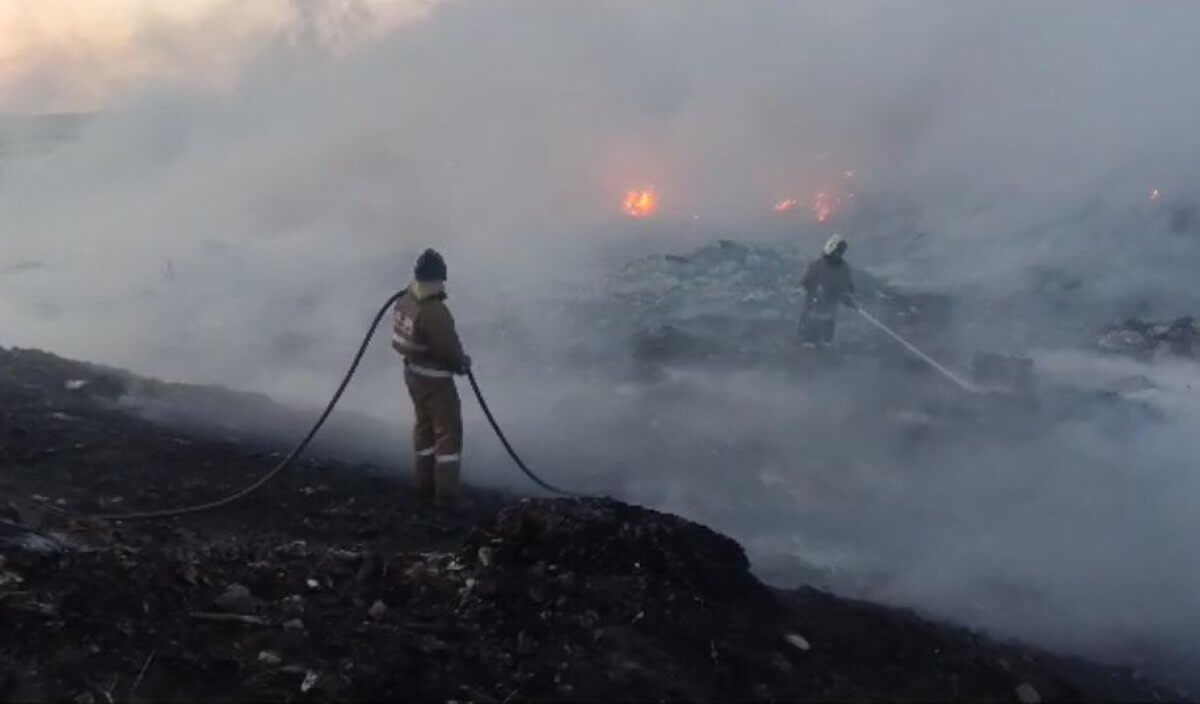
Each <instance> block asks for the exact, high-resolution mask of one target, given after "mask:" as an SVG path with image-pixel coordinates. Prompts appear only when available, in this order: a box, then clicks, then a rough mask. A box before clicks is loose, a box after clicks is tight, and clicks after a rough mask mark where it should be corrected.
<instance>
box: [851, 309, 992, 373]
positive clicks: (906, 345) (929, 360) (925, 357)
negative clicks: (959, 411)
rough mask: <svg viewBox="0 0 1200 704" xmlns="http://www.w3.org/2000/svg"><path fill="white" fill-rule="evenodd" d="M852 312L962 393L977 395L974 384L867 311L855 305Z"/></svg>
mask: <svg viewBox="0 0 1200 704" xmlns="http://www.w3.org/2000/svg"><path fill="white" fill-rule="evenodd" d="M854 310H856V311H858V313H859V315H861V316H862V317H863V318H865V319H866V320H867V322H868V323H871V324H872V325H874V326H875V327H877V328H879V329H880V330H882V331H883V332H884V333H885V334H886V335H887V336H888V337H890V338H892V339H893V340H895V341H896V342H899V343H900V344H901V346H903V347H904V349H906V350H908V351H909V352H912V353H913V354H914V355H916V357H917V358H918V359H920V360H921V361H923V362H925V363H926V364H928V365H929V366H931V367H933V368H934V369H936V370H937V371H938V372H940V373H941V375H942V376H944V377H946V378H947V379H949V380H950V381H952V382H954V383H955V384H956V385H957V386H958V387H959V388H961V389H963V390H964V391H966V392H968V393H972V394H974V393H979V389H978V388H977V387H976V386H975V385H974V384H972V383H971V382H969V381H967V380H965V379H963V378H961V377H960V376H958V375H957V374H955V373H954V372H952V371H950V370H949V369H947V368H946V367H944V366H942V365H941V364H938V362H937V360H935V359H933V358H932V357H930V356H929V355H927V354H925V353H924V352H922V351H921V350H919V349H917V346H916V345H914V344H912V343H911V342H909V341H908V340H905V339H904V338H903V337H901V336H900V333H898V332H896V331H895V330H893V329H891V328H889V327H888V326H886V325H884V324H883V323H882V322H880V321H879V319H877V318H876V317H875V316H873V315H871V314H870V313H868V312H867V311H865V310H863V309H862V306H859V305H857V304H856V305H855V306H854Z"/></svg>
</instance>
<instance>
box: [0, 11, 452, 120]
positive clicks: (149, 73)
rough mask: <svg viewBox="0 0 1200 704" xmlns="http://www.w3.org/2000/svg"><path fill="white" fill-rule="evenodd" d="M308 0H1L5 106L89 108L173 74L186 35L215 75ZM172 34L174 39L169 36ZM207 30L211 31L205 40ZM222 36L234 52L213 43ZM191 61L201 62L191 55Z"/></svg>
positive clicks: (0, 100) (0, 89) (379, 14)
mask: <svg viewBox="0 0 1200 704" xmlns="http://www.w3.org/2000/svg"><path fill="white" fill-rule="evenodd" d="M429 4H430V3H429V2H427V1H426V0H340V2H338V3H320V5H321V7H322V8H323V10H324V11H329V10H328V8H330V7H333V8H334V9H335V11H342V12H369V13H371V14H372V15H373V16H374V17H375V18H377V19H380V20H386V21H384V22H381V23H377V24H376V26H375V29H380V28H383V27H386V25H388V24H389V21H396V20H402V19H405V18H409V17H413V16H414V15H416V14H419V13H420V12H421V10H422V8H424V7H426V6H427V5H429ZM317 5H318V4H317V3H312V2H309V0H246V1H237V0H0V113H36V112H53V111H64V110H90V109H95V108H97V107H100V106H101V105H103V104H104V103H105V102H106V101H107V100H109V99H111V98H112V97H113V96H114V95H115V94H119V93H121V92H122V91H124V90H126V89H128V88H129V87H130V86H132V85H134V84H136V83H137V82H139V81H141V80H144V79H146V78H148V77H149V78H166V79H169V78H170V77H171V76H172V75H173V74H175V73H176V72H177V70H178V66H179V65H180V64H181V63H182V62H181V59H187V58H188V56H187V55H186V54H185V55H183V56H181V55H180V43H179V42H178V41H173V39H175V38H176V37H177V36H179V35H188V36H192V37H196V38H197V41H196V42H195V44H194V46H195V48H196V50H197V51H199V50H200V49H201V47H207V48H206V49H204V51H205V56H203V58H202V61H203V62H204V63H206V64H208V65H209V66H210V71H209V74H208V75H206V76H202V75H201V76H198V75H197V74H196V72H195V71H194V70H192V71H189V73H188V74H187V79H188V80H191V81H195V80H197V79H201V80H210V81H213V82H215V83H220V82H221V80H222V78H224V77H226V76H228V75H231V74H232V73H233V72H235V71H236V69H237V67H238V65H239V64H240V63H241V62H242V61H243V60H244V59H245V58H246V57H245V56H244V51H245V48H246V47H247V46H251V45H252V43H250V42H244V41H240V39H244V38H245V37H246V35H247V34H250V33H254V32H262V33H268V32H271V31H275V30H278V29H279V28H281V27H283V26H284V25H285V24H286V21H287V19H289V18H293V17H295V16H297V15H301V14H304V13H306V12H309V11H313V8H315V7H317ZM164 37H169V38H171V40H167V39H164ZM200 37H204V38H205V40H204V41H201V40H199V38H200ZM221 40H223V45H224V46H225V47H226V48H227V51H223V52H217V51H212V48H213V47H214V46H221V45H222V43H221ZM188 63H190V64H191V65H192V66H194V65H195V62H188Z"/></svg>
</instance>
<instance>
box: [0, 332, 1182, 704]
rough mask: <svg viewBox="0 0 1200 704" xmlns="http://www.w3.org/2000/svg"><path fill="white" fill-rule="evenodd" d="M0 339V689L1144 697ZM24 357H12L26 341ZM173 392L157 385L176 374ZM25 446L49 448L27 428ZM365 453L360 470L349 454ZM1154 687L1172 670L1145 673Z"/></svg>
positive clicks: (680, 527) (651, 521) (1108, 676)
mask: <svg viewBox="0 0 1200 704" xmlns="http://www.w3.org/2000/svg"><path fill="white" fill-rule="evenodd" d="M11 354H12V353H8V352H0V369H5V370H7V371H8V372H9V373H7V374H4V375H0V400H3V402H4V403H5V406H4V427H3V434H2V435H0V445H2V447H3V451H2V452H0V466H2V469H3V471H2V472H0V632H3V633H4V634H5V637H4V638H3V639H0V700H3V701H47V700H54V701H71V702H77V703H78V704H99V703H100V702H109V701H117V700H123V701H312V700H338V701H367V700H374V701H378V700H404V701H435V700H436V701H449V700H455V701H479V702H502V701H523V700H571V701H575V700H579V701H582V700H587V701H617V700H620V701H628V700H639V701H642V700H687V701H717V700H721V701H726V700H756V701H779V700H782V701H797V700H813V701H848V700H855V701H865V700H914V699H915V700H927V699H939V700H941V699H971V700H995V701H1027V702H1030V701H1056V700H1071V701H1077V700H1088V699H1090V700H1105V699H1125V700H1147V699H1151V698H1155V697H1161V696H1162V695H1161V693H1160V692H1159V691H1158V690H1156V689H1155V688H1153V687H1151V686H1150V685H1148V684H1146V683H1144V682H1142V681H1141V680H1139V679H1138V678H1136V677H1134V676H1133V675H1131V674H1130V673H1128V672H1126V671H1123V670H1118V669H1111V668H1102V667H1099V666H1092V665H1088V664H1086V663H1079V662H1076V661H1070V660H1064V659H1061V658H1055V657H1051V656H1048V655H1045V654H1042V653H1038V652H1036V651H1034V650H1033V649H1030V648H1026V647H1022V646H1019V645H1001V644H996V643H993V642H991V641H989V640H987V639H985V638H983V637H981V636H979V635H977V634H972V633H969V632H966V631H962V630H959V629H955V628H952V627H948V626H945V625H942V624H938V623H934V622H931V621H927V620H924V619H921V618H919V617H918V616H916V615H914V614H911V613H908V612H903V611H897V610H894V609H889V608H884V607H879V606H874V605H870V604H864V603H860V602H854V601H847V600H843V599H839V598H837V597H835V596H833V595H829V594H824V593H821V592H817V591H813V590H809V589H801V590H797V591H791V592H783V591H778V590H775V589H772V588H769V587H767V586H765V585H764V584H762V583H761V582H760V581H758V580H757V579H756V578H755V577H754V576H753V575H752V574H751V572H750V569H749V567H750V566H749V564H748V561H747V559H746V556H745V554H744V553H743V551H742V549H741V547H740V546H739V545H738V544H737V543H736V542H734V541H733V540H731V539H729V538H727V537H725V536H722V535H719V534H717V533H715V532H713V531H711V530H709V529H707V528H705V527H704V526H701V525H698V524H696V523H693V522H690V521H687V520H684V519H682V518H679V517H676V516H672V515H668V514H664V513H660V512H656V511H652V510H649V509H644V508H639V507H635V506H631V505H628V504H624V503H621V502H618V501H615V500H611V499H598V498H597V499H527V500H521V501H516V502H515V503H514V502H513V500H512V499H511V498H506V497H503V496H500V495H497V494H495V493H485V492H480V491H477V490H468V491H467V492H466V494H467V497H468V498H469V499H470V501H471V503H470V506H469V508H468V509H467V510H465V511H462V512H454V513H443V512H439V511H436V510H434V509H432V508H429V507H426V506H424V505H422V504H421V503H420V502H418V501H416V500H415V498H414V496H413V494H412V493H411V491H410V490H409V488H408V484H407V481H406V480H405V479H404V478H402V477H401V476H400V475H399V473H400V472H401V468H379V467H375V468H370V467H356V466H349V465H346V464H344V463H339V462H337V461H335V460H331V459H326V458H320V457H315V458H311V459H308V460H306V461H305V462H304V463H302V464H301V465H299V466H297V467H295V468H294V469H293V470H291V471H289V472H286V473H284V474H283V475H281V476H280V477H279V478H278V480H277V481H276V482H273V483H272V484H270V485H268V487H266V488H265V489H264V490H263V491H262V492H260V493H258V494H254V495H252V496H250V497H249V498H247V499H246V500H245V501H244V502H242V503H238V504H234V505H232V506H230V507H228V508H227V509H223V510H222V511H219V512H214V513H209V514H198V515H191V516H185V517H178V518H174V519H168V520H160V521H147V522H136V523H134V522H130V523H105V522H96V521H90V520H83V519H80V518H78V517H75V518H71V517H70V516H69V515H63V512H66V513H68V514H80V513H87V512H89V511H94V510H97V509H109V510H112V509H114V507H115V506H120V507H121V509H144V508H159V507H162V506H164V505H182V504H189V503H197V502H201V501H206V500H210V499H212V498H215V496H218V495H220V494H223V493H225V492H227V491H228V490H229V489H230V488H232V487H238V486H244V485H245V484H247V483H248V482H249V481H250V480H252V479H253V478H254V477H256V476H258V475H259V474H261V472H262V471H265V469H266V468H268V467H269V466H270V464H272V463H273V462H272V459H273V457H272V454H273V453H271V452H268V451H265V450H264V449H263V448H262V447H259V446H257V445H255V444H254V443H250V442H242V441H238V440H236V439H235V440H229V439H221V438H212V437H208V436H206V435H203V434H199V435H197V434H191V433H188V432H186V431H184V430H182V429H179V428H169V427H164V426H161V425H158V424H155V423H152V422H150V421H147V420H146V419H144V418H139V417H135V416H132V415H129V414H127V413H125V412H123V411H121V410H120V409H119V408H115V407H114V406H113V404H112V400H113V399H112V395H111V394H110V393H105V394H100V395H97V396H95V397H93V396H89V395H87V394H86V393H84V392H83V389H84V388H85V387H77V388H75V389H71V388H70V385H68V383H67V382H70V381H72V380H75V379H78V378H79V376H80V374H81V373H82V372H83V371H86V370H84V369H82V368H79V367H76V366H73V364H74V363H69V362H67V361H66V360H61V363H60V360H58V359H57V358H54V357H52V356H47V357H42V358H39V360H38V365H37V369H38V370H39V371H38V373H37V374H35V375H28V376H23V375H21V374H20V373H18V370H19V369H20V368H21V365H19V364H12V363H8V364H6V361H8V362H11V359H10V358H9V357H8V355H11ZM26 361H28V360H26ZM179 393H185V390H183V389H181V390H179ZM51 450H52V451H51ZM366 470H370V471H366ZM1172 698H1174V697H1172Z"/></svg>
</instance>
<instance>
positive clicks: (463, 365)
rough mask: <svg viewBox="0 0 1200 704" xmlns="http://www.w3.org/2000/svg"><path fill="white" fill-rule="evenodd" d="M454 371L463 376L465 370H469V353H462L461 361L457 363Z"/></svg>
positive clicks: (465, 372)
mask: <svg viewBox="0 0 1200 704" xmlns="http://www.w3.org/2000/svg"><path fill="white" fill-rule="evenodd" d="M456 371H457V372H458V373H459V374H461V375H463V376H465V375H466V374H467V372H469V371H471V355H469V354H464V355H463V358H462V363H461V364H460V365H459V367H458V369H457V370H456Z"/></svg>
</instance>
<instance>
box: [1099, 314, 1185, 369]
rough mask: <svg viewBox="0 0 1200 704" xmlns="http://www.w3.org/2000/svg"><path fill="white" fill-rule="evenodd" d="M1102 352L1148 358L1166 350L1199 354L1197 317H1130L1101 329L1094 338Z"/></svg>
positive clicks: (1180, 353)
mask: <svg viewBox="0 0 1200 704" xmlns="http://www.w3.org/2000/svg"><path fill="white" fill-rule="evenodd" d="M1095 344H1096V347H1097V349H1099V350H1100V351H1102V352H1109V353H1113V354H1124V355H1129V356H1131V357H1136V358H1139V359H1148V358H1150V357H1153V356H1154V355H1156V354H1160V353H1167V354H1171V355H1176V356H1180V357H1191V358H1197V357H1200V321H1198V320H1196V319H1194V318H1193V317H1192V316H1190V315H1188V316H1184V317H1181V318H1176V319H1175V320H1172V321H1170V322H1162V321H1159V322H1153V321H1146V320H1140V319H1138V318H1129V319H1127V320H1123V321H1121V322H1120V323H1117V324H1114V325H1111V326H1109V327H1108V328H1105V329H1104V330H1103V331H1101V333H1100V335H1099V336H1098V337H1097V338H1096V341H1095Z"/></svg>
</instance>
